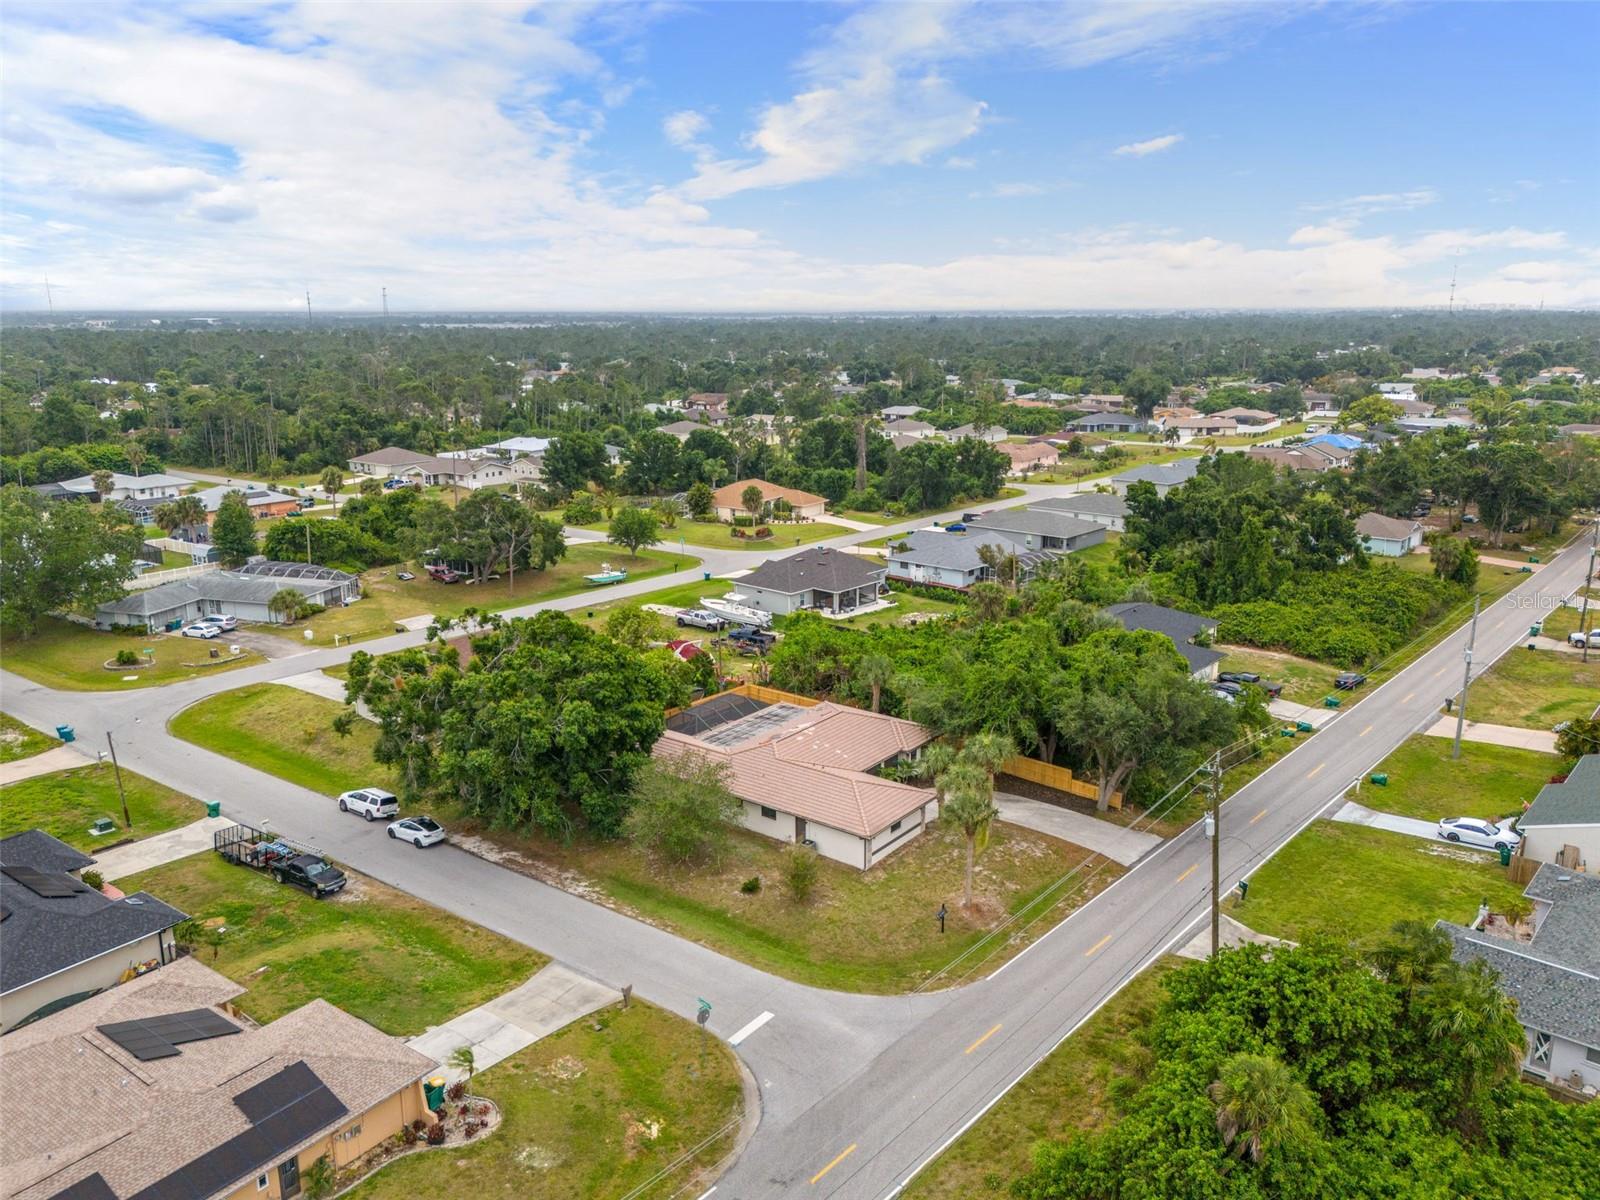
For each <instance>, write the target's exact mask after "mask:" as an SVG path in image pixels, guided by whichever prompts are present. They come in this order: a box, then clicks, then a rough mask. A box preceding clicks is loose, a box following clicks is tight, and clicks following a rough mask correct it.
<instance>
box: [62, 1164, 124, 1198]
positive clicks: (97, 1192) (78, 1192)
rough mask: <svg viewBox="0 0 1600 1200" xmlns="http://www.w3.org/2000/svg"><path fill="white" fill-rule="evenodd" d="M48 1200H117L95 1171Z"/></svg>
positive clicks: (109, 1186) (103, 1177) (103, 1178)
mask: <svg viewBox="0 0 1600 1200" xmlns="http://www.w3.org/2000/svg"><path fill="white" fill-rule="evenodd" d="M50 1200H117V1194H116V1193H115V1192H113V1191H112V1190H111V1185H110V1184H109V1183H107V1182H106V1180H105V1176H104V1175H102V1174H100V1172H99V1171H96V1172H95V1173H94V1174H93V1175H87V1176H85V1177H84V1178H82V1179H80V1180H78V1182H77V1183H73V1184H69V1185H68V1186H66V1187H64V1188H62V1189H61V1190H60V1191H59V1192H57V1193H56V1194H55V1195H53V1196H51V1197H50Z"/></svg>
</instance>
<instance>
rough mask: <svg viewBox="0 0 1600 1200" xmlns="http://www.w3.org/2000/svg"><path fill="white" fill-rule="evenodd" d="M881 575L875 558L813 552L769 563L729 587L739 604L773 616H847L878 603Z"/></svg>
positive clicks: (880, 592) (819, 551)
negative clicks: (807, 612) (809, 610)
mask: <svg viewBox="0 0 1600 1200" xmlns="http://www.w3.org/2000/svg"><path fill="white" fill-rule="evenodd" d="M884 570H885V568H884V567H883V565H882V564H881V563H879V562H878V560H877V559H875V558H866V557H863V556H862V555H860V554H846V553H845V552H844V551H843V550H828V549H820V548H815V547H813V548H811V549H808V550H801V551H799V552H798V553H795V554H791V555H789V556H788V557H786V558H769V559H768V560H767V561H766V562H764V563H762V564H761V565H760V566H759V567H757V568H756V569H755V570H754V571H751V572H750V573H749V574H748V575H741V576H740V577H739V578H738V579H735V580H734V581H733V584H734V589H735V591H736V592H737V593H738V595H739V596H740V597H741V600H740V601H739V603H742V604H747V605H749V606H750V607H751V608H758V609H760V610H761V611H762V612H767V613H771V614H773V615H774V616H783V615H785V614H788V613H792V612H799V611H800V610H801V609H807V608H814V609H820V610H821V611H823V612H829V613H847V612H851V611H852V610H854V609H857V608H861V607H864V606H865V605H869V604H876V603H877V602H878V600H879V598H880V597H881V595H882V593H883V580H884Z"/></svg>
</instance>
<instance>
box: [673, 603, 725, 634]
mask: <svg viewBox="0 0 1600 1200" xmlns="http://www.w3.org/2000/svg"><path fill="white" fill-rule="evenodd" d="M727 624H728V618H727V617H723V616H718V615H717V614H716V613H714V612H712V611H711V610H710V609H708V608H684V609H680V610H679V611H678V627H679V628H680V629H681V628H682V627H683V626H685V625H693V626H694V627H695V628H696V629H710V630H717V629H721V628H722V627H723V626H725V625H727Z"/></svg>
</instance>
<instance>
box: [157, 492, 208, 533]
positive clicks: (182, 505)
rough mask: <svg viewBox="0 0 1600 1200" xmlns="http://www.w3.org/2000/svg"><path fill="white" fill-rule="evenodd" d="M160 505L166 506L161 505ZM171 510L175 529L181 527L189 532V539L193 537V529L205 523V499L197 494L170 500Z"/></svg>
mask: <svg viewBox="0 0 1600 1200" xmlns="http://www.w3.org/2000/svg"><path fill="white" fill-rule="evenodd" d="M162 507H166V506H165V505H163V506H162ZM172 510H173V513H174V515H175V516H176V517H177V520H178V523H177V525H175V526H174V528H176V529H182V530H183V531H184V532H185V533H187V534H189V537H190V540H191V541H192V540H193V539H194V533H195V530H197V529H199V528H200V526H202V525H204V524H205V523H206V506H205V501H203V500H201V499H200V497H199V496H179V497H178V498H177V499H176V500H174V501H172Z"/></svg>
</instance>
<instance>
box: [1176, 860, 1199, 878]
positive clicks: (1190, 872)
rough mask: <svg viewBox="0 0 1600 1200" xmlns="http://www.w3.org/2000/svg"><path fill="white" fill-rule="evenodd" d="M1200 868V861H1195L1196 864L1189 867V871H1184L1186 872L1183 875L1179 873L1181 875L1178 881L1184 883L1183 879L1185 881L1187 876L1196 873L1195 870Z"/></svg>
mask: <svg viewBox="0 0 1600 1200" xmlns="http://www.w3.org/2000/svg"><path fill="white" fill-rule="evenodd" d="M1199 869H1200V864H1199V863H1195V865H1194V866H1192V867H1190V868H1189V869H1188V870H1187V871H1185V872H1184V873H1183V874H1182V875H1179V876H1178V882H1179V883H1182V882H1183V881H1184V880H1185V879H1187V878H1189V876H1191V875H1193V874H1194V873H1195V872H1196V871H1198V870H1199Z"/></svg>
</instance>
